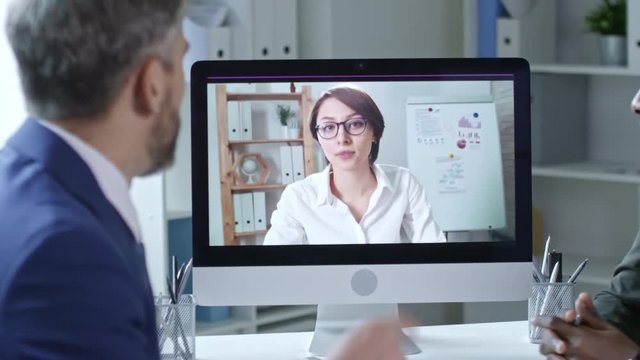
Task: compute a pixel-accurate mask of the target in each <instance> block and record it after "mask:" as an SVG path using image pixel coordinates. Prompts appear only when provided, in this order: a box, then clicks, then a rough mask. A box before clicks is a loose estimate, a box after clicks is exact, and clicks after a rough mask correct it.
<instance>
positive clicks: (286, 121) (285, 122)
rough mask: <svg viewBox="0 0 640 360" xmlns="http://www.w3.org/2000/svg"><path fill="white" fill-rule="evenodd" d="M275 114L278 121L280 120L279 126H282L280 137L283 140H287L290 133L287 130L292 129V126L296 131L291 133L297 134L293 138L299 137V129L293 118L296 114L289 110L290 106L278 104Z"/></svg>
mask: <svg viewBox="0 0 640 360" xmlns="http://www.w3.org/2000/svg"><path fill="white" fill-rule="evenodd" d="M276 112H277V113H278V119H280V125H282V137H283V138H284V139H289V138H290V134H291V133H292V132H291V131H289V130H290V129H292V128H294V126H295V129H296V130H295V131H293V133H296V134H297V135H296V136H295V138H297V137H299V136H300V135H299V134H300V127H299V126H298V125H297V123H298V122H297V119H296V118H295V116H296V113H295V112H294V111H293V110H291V106H289V105H282V104H278V106H277V108H276ZM294 124H295V125H294Z"/></svg>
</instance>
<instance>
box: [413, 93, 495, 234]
mask: <svg viewBox="0 0 640 360" xmlns="http://www.w3.org/2000/svg"><path fill="white" fill-rule="evenodd" d="M407 150H408V163H409V168H410V169H411V172H412V173H413V174H414V175H415V176H416V177H417V179H418V180H419V181H420V183H421V184H422V186H424V188H425V191H426V193H427V200H428V202H429V203H430V204H431V208H432V211H433V216H434V219H435V220H436V222H437V223H438V224H439V225H440V227H441V228H442V230H444V231H465V230H488V229H500V228H504V227H505V226H506V216H505V204H504V182H503V178H502V156H501V151H500V133H499V127H498V118H497V115H496V107H495V103H494V102H493V98H492V97H491V96H489V95H488V96H478V97H471V98H469V97H467V98H461V99H452V98H451V97H446V98H437V97H411V98H409V99H408V101H407Z"/></svg>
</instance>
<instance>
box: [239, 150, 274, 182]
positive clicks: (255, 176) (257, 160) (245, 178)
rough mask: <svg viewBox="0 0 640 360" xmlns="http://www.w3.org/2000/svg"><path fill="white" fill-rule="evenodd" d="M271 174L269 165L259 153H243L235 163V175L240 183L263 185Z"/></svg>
mask: <svg viewBox="0 0 640 360" xmlns="http://www.w3.org/2000/svg"><path fill="white" fill-rule="evenodd" d="M267 175H269V165H268V164H267V162H266V161H265V160H264V158H263V157H262V155H260V154H258V153H243V154H240V156H238V159H237V160H236V162H235V163H234V164H233V177H234V178H235V180H236V183H237V184H238V185H249V184H251V185H262V184H264V181H265V180H266V178H267Z"/></svg>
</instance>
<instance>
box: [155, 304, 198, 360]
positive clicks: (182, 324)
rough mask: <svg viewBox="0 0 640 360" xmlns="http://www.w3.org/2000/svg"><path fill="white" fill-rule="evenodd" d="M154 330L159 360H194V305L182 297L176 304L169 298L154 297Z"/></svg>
mask: <svg viewBox="0 0 640 360" xmlns="http://www.w3.org/2000/svg"><path fill="white" fill-rule="evenodd" d="M154 300H155V304H156V329H157V331H158V345H159V348H160V358H161V359H180V360H194V359H195V358H196V356H195V349H196V303H195V301H194V300H193V296H192V295H182V296H181V297H180V300H179V301H178V303H177V304H172V303H171V298H170V297H169V296H156V297H155V299H154Z"/></svg>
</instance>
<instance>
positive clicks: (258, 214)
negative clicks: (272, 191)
mask: <svg viewBox="0 0 640 360" xmlns="http://www.w3.org/2000/svg"><path fill="white" fill-rule="evenodd" d="M252 194H253V224H254V226H255V228H256V230H267V216H266V212H267V208H266V205H265V195H264V192H261V191H258V192H254V193H252Z"/></svg>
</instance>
